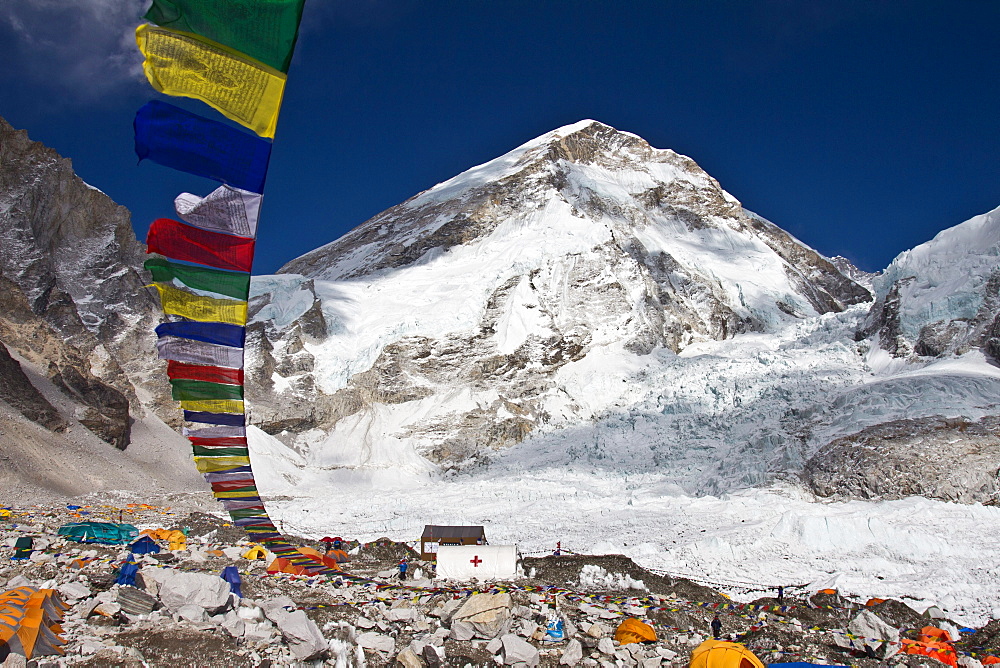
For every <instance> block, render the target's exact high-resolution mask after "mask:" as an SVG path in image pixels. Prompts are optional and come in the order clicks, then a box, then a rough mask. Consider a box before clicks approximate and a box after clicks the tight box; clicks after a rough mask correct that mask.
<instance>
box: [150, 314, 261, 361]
mask: <svg viewBox="0 0 1000 668" xmlns="http://www.w3.org/2000/svg"><path fill="white" fill-rule="evenodd" d="M156 335H157V336H179V337H180V338H182V339H194V340H195V341H204V342H205V343H214V344H217V345H220V346H229V347H230V348H242V347H243V343H244V341H245V340H246V328H244V327H240V326H238V325H225V324H222V323H211V322H186V321H179V322H165V323H163V324H162V325H159V326H157V328H156ZM240 366H242V365H240Z"/></svg>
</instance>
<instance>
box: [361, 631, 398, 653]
mask: <svg viewBox="0 0 1000 668" xmlns="http://www.w3.org/2000/svg"><path fill="white" fill-rule="evenodd" d="M358 646H359V647H361V648H363V649H373V650H376V651H378V652H385V653H386V654H392V653H393V652H394V651H395V650H396V641H395V640H393V639H392V636H387V635H383V634H381V633H373V632H371V631H369V632H367V633H362V634H361V635H359V636H358Z"/></svg>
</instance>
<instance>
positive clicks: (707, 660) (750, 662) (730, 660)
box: [690, 640, 764, 668]
mask: <svg viewBox="0 0 1000 668" xmlns="http://www.w3.org/2000/svg"><path fill="white" fill-rule="evenodd" d="M690 668H764V664H763V663H761V660H760V659H758V658H757V657H756V656H755V655H754V653H753V652H751V651H750V650H748V649H747V648H746V647H744V646H743V645H740V644H738V643H734V642H725V641H724V640H706V641H705V642H703V643H702V644H700V645H698V646H697V647H695V649H694V652H692V653H691V663H690Z"/></svg>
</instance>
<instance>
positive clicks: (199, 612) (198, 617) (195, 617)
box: [101, 603, 208, 624]
mask: <svg viewBox="0 0 1000 668" xmlns="http://www.w3.org/2000/svg"><path fill="white" fill-rule="evenodd" d="M101 605H104V604H103V603H102V604H101ZM174 614H175V615H177V617H178V618H179V619H186V620H188V621H189V622H194V623H196V624H197V623H199V622H204V621H205V620H207V619H208V615H207V614H205V608H203V607H201V606H200V605H192V604H190V603H189V604H186V605H182V606H181V607H179V608H177V609H176V610H174Z"/></svg>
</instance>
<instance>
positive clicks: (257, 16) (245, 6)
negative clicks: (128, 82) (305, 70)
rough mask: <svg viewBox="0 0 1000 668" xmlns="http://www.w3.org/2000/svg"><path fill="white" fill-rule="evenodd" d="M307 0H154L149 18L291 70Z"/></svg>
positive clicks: (148, 14) (147, 13) (172, 28)
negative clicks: (290, 64) (290, 63)
mask: <svg viewBox="0 0 1000 668" xmlns="http://www.w3.org/2000/svg"><path fill="white" fill-rule="evenodd" d="M303 4H305V0H153V6H152V7H150V8H149V11H148V12H146V20H147V21H149V22H151V23H155V24H156V25H158V26H160V27H162V28H170V29H171V30H181V31H184V32H193V33H195V34H198V35H201V36H202V37H207V38H208V39H210V40H212V41H214V42H218V43H220V44H223V45H225V46H228V47H230V48H232V49H236V50H237V51H240V52H242V53H245V54H246V55H248V56H250V57H251V58H254V59H256V60H259V61H260V62H262V63H264V64H265V65H270V66H271V67H273V68H275V69H277V70H280V71H282V72H287V71H288V63H289V62H290V61H291V59H292V50H294V49H295V40H296V39H297V38H298V34H299V21H300V20H301V19H302V5H303Z"/></svg>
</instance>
